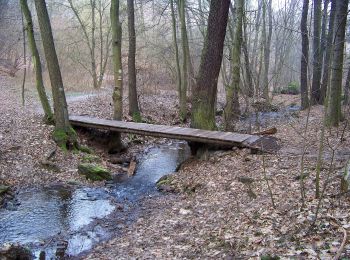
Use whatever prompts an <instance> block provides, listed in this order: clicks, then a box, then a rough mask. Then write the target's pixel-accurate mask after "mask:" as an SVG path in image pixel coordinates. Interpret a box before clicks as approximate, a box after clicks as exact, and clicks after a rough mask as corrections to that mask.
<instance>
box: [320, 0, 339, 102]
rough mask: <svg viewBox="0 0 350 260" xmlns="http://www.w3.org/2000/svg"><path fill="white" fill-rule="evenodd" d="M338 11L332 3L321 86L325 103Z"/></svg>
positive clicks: (335, 2)
mask: <svg viewBox="0 0 350 260" xmlns="http://www.w3.org/2000/svg"><path fill="white" fill-rule="evenodd" d="M336 11H337V1H335V0H334V1H331V11H330V15H329V22H328V34H327V44H326V45H327V46H326V54H325V57H324V66H323V74H322V85H321V97H322V100H323V103H324V102H325V98H326V95H327V88H328V81H329V77H328V76H329V73H330V70H331V66H330V64H331V58H332V45H333V37H334V20H335V13H336Z"/></svg>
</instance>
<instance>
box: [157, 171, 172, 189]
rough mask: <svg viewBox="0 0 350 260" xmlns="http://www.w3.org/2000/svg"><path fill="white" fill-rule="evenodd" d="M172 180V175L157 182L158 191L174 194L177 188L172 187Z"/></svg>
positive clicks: (165, 176)
mask: <svg viewBox="0 0 350 260" xmlns="http://www.w3.org/2000/svg"><path fill="white" fill-rule="evenodd" d="M172 180H173V177H172V176H171V174H168V175H164V176H163V177H161V178H160V179H159V180H158V181H157V183H156V185H157V189H158V190H159V191H162V192H174V191H175V188H174V187H172V185H171V184H172Z"/></svg>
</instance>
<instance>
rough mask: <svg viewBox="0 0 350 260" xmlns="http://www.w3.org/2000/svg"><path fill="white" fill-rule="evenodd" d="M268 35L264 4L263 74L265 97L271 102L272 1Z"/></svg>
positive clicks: (270, 2)
mask: <svg viewBox="0 0 350 260" xmlns="http://www.w3.org/2000/svg"><path fill="white" fill-rule="evenodd" d="M267 8H268V10H267V11H268V19H269V20H268V33H267V35H266V3H265V2H264V3H263V40H264V74H263V96H264V98H265V99H266V100H269V69H270V52H271V50H270V48H271V38H272V0H269V3H268V6H267Z"/></svg>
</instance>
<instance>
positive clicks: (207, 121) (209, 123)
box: [192, 107, 216, 130]
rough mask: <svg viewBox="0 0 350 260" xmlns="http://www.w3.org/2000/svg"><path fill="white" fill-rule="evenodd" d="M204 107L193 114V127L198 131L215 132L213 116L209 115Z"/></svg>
mask: <svg viewBox="0 0 350 260" xmlns="http://www.w3.org/2000/svg"><path fill="white" fill-rule="evenodd" d="M206 110H207V109H205V108H204V107H198V108H197V109H196V111H195V112H194V114H193V122H192V123H193V126H194V127H195V128H199V129H206V130H215V129H216V125H215V120H214V116H211V115H209V113H208V112H207V111H206Z"/></svg>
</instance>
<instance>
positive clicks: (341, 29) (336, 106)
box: [328, 0, 349, 126]
mask: <svg viewBox="0 0 350 260" xmlns="http://www.w3.org/2000/svg"><path fill="white" fill-rule="evenodd" d="M335 1H337V4H336V5H337V12H336V16H335V22H334V28H336V30H335V38H334V49H333V50H334V52H333V59H332V77H331V88H330V93H329V94H330V95H329V106H328V107H329V110H328V122H329V123H330V125H332V126H338V125H339V122H340V120H341V94H342V79H343V60H344V46H345V41H344V40H345V28H346V20H347V12H348V3H349V0H335Z"/></svg>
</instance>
